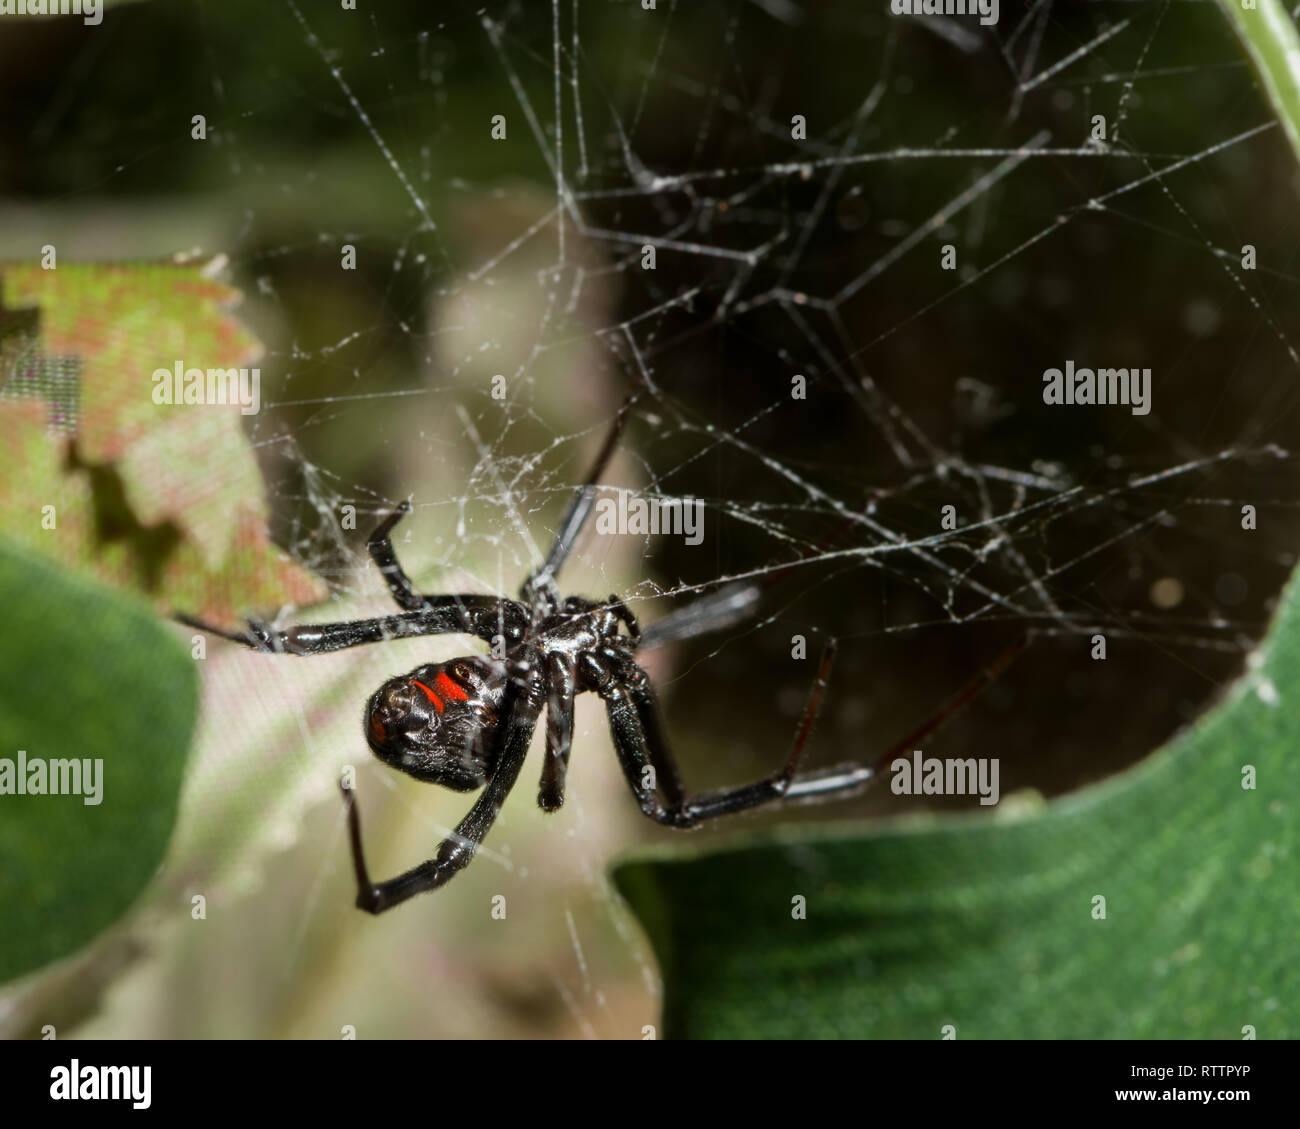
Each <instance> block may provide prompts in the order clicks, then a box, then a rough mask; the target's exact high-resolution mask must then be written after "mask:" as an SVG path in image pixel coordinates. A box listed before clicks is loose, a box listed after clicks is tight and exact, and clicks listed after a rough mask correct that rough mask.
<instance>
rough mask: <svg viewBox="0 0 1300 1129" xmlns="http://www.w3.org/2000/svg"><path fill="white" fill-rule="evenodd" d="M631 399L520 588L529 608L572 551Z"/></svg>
mask: <svg viewBox="0 0 1300 1129" xmlns="http://www.w3.org/2000/svg"><path fill="white" fill-rule="evenodd" d="M634 399H635V397H629V398H628V399H627V400H625V401H624V402H623V406H622V407H620V408H619V410H618V415H617V416H615V417H614V422H613V423H612V424H611V425H610V428H609V431H607V432H606V433H605V441H604V442H603V443H602V444H601V447H600V453H599V454H598V455H597V456H596V461H595V462H594V463H592V465H591V470H590V471H588V472H587V477H586V479H585V480H584V481H583V484H582V485H581V486H579V487H578V488H577V490H575V491H574V494H573V497H572V498H571V499H570V500H569V505H568V508H567V509H566V510H565V511H564V516H563V517H562V518H561V519H560V530H559V532H558V533H557V534H556V535H555V542H554V543H553V544H552V545H551V550H550V552H549V553H547V554H546V561H545V562H544V563H543V564H542V566H541V568H539V569H538V570H537V571H536V572H534V573H533V574H532V576H530V577H529V578H528V579H527V580H526V581H524V585H523V588H521V589H520V598H521V599H522V600H523V601H524V602H525V603H527V604H529V605H530V606H531V605H532V604H533V603H534V602H535V601H534V600H533V598H532V597H533V594H534V593H535V592H537V591H539V590H541V589H545V588H547V587H549V586H551V585H552V584H553V583H554V580H555V576H556V574H557V573H558V572H559V571H560V568H561V566H562V565H563V564H564V562H565V559H566V558H567V557H568V555H569V552H570V550H571V549H572V548H573V543H574V541H576V540H577V538H578V533H579V532H580V531H581V530H582V526H583V523H584V522H585V521H586V520H587V515H588V514H589V513H591V507H592V504H593V503H594V502H595V501H596V488H597V487H598V486H599V484H600V480H601V477H602V476H603V475H604V473H605V468H606V467H607V466H608V465H609V460H610V457H611V456H612V455H613V454H614V447H615V446H616V445H617V443H618V437H619V435H620V434H621V433H622V431H623V424H624V423H625V422H626V421H627V414H628V409H629V408H631V406H632V402H633V400H634Z"/></svg>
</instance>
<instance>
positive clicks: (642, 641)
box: [181, 412, 994, 913]
mask: <svg viewBox="0 0 1300 1129" xmlns="http://www.w3.org/2000/svg"><path fill="white" fill-rule="evenodd" d="M624 415H625V412H621V413H620V414H619V417H618V420H617V421H616V422H615V424H614V426H613V427H612V428H611V429H610V432H609V434H608V436H607V437H606V439H605V443H604V445H603V447H602V448H601V452H600V454H599V456H598V457H597V459H596V463H595V466H594V467H593V468H592V471H591V473H590V475H588V477H587V480H586V483H585V485H583V486H581V487H579V488H578V490H577V492H576V493H575V495H574V497H573V499H572V501H571V502H570V503H569V507H568V509H567V511H566V512H565V514H564V517H563V519H562V520H561V523H560V529H559V532H558V533H557V535H556V538H555V542H554V544H553V545H552V546H551V550H550V553H549V554H548V555H547V557H546V559H545V561H544V562H542V564H541V565H540V567H539V568H538V569H537V570H536V571H535V572H534V573H533V575H532V576H530V577H529V578H528V580H527V581H526V582H525V583H524V585H523V588H522V589H521V591H520V596H519V599H518V600H510V599H507V598H505V597H498V596H481V595H424V594H422V593H420V592H417V591H416V590H415V588H414V586H413V585H412V584H411V582H410V580H409V579H408V578H407V576H406V573H405V572H403V571H402V566H401V565H400V564H398V562H397V558H396V556H395V555H394V553H393V546H392V543H391V541H390V540H389V536H390V534H391V532H392V529H393V527H394V526H395V525H396V524H397V522H398V521H399V520H400V519H401V518H402V516H403V515H404V514H405V513H407V512H408V510H409V508H410V507H409V506H408V504H407V503H405V502H403V503H402V504H401V505H399V506H398V507H397V508H396V509H395V510H393V511H392V513H390V514H389V515H388V516H387V517H386V518H385V519H384V520H383V521H382V522H381V523H380V525H379V528H378V529H376V530H375V532H374V533H373V534H372V535H371V537H370V540H369V542H368V543H367V546H366V547H367V549H368V550H369V552H370V555H371V557H372V558H373V560H374V562H375V564H376V565H378V566H379V570H380V572H381V573H382V574H383V577H384V580H385V581H386V583H387V585H388V589H389V591H390V592H391V594H392V596H393V599H394V600H395V601H396V602H397V604H398V606H399V607H400V608H401V609H402V611H401V612H400V613H398V614H397V615H389V616H380V617H378V618H375V619H364V620H354V621H350V622H347V623H327V624H313V625H304V626H300V627H290V628H287V629H284V630H280V629H276V628H273V627H270V626H268V625H266V624H262V623H258V622H255V621H250V622H249V625H248V628H247V630H246V631H244V632H240V633H230V632H224V631H219V632H217V634H221V635H224V636H225V637H226V638H228V639H232V640H234V641H235V642H238V643H243V644H244V645H246V646H249V647H252V648H254V649H255V650H259V651H263V652H270V653H276V654H291V655H317V654H325V653H327V652H330V651H337V650H341V649H343V648H345V647H355V646H358V645H360V644H363V643H379V642H382V641H384V640H387V639H397V638H403V637H410V636H422V635H444V634H464V635H470V636H474V637H476V638H478V639H480V640H481V641H482V642H484V643H485V644H488V645H489V646H491V647H492V648H493V655H491V656H488V655H481V656H474V657H467V658H458V659H452V660H451V661H450V662H445V663H431V664H426V665H424V666H419V667H416V668H415V670H413V671H411V672H410V673H409V674H404V675H401V676H399V677H396V678H391V679H389V680H388V681H387V682H385V683H384V684H383V685H382V686H381V687H380V688H379V689H378V690H377V691H376V692H375V693H374V695H373V696H372V697H371V699H370V702H369V705H368V707H367V709H366V715H365V719H364V728H365V735H366V740H367V741H368V742H369V744H370V748H371V749H372V751H373V752H374V753H375V755H376V756H378V757H379V759H380V760H382V761H384V763H385V764H388V765H391V766H392V767H393V768H397V769H400V770H401V771H402V772H405V773H408V774H410V775H411V776H414V777H415V778H416V779H418V780H424V781H428V782H430V783H433V784H442V785H445V786H446V787H448V788H452V789H455V790H456V791H461V792H467V791H472V790H474V789H477V788H482V792H481V794H480V795H479V797H478V799H477V800H475V802H474V806H473V807H472V808H471V809H470V811H469V814H468V815H466V816H465V818H464V819H462V820H461V822H460V823H459V824H458V825H457V827H456V830H455V832H454V833H453V834H452V835H450V836H449V837H448V838H446V839H444V840H443V842H442V843H441V844H440V845H439V847H438V850H437V852H436V854H435V855H434V857H433V858H432V859H430V860H429V861H428V862H424V863H421V864H420V865H419V866H416V867H413V868H412V869H411V870H408V871H407V872H406V873H405V874H401V875H399V876H398V877H396V878H391V879H389V880H388V881H387V882H380V883H374V882H372V881H371V880H370V876H369V872H368V871H367V869H366V862H365V854H364V852H363V850H362V844H361V820H360V816H359V815H358V813H357V807H356V797H355V794H354V793H353V791H352V789H351V787H350V785H348V784H346V783H345V784H344V786H343V792H344V797H345V799H346V803H347V812H348V829H349V837H350V841H351V847H352V860H353V866H354V868H355V871H356V879H357V905H358V906H359V907H360V908H362V909H364V910H367V911H369V912H370V913H382V912H383V911H384V910H386V909H391V908H392V907H393V906H395V905H398V904H400V903H401V902H404V901H406V900H407V899H408V898H410V897H411V896H412V895H414V894H418V893H421V892H423V891H426V890H434V889H437V888H438V887H439V886H442V885H443V884H444V883H445V882H447V881H448V880H449V879H450V878H451V877H452V876H453V875H455V874H457V873H458V872H459V871H461V870H463V869H464V868H465V867H466V866H467V865H469V862H470V860H471V859H472V858H473V857H474V852H475V851H476V850H477V849H478V846H479V844H480V843H481V842H482V841H483V837H484V836H485V835H486V834H487V832H488V831H489V830H490V828H491V827H492V824H493V822H494V821H495V819H496V816H497V813H498V812H499V811H500V809H501V805H502V804H503V803H504V802H505V798H506V796H508V795H509V793H510V790H511V789H512V788H513V787H514V785H515V781H516V780H517V779H518V776H519V771H520V769H521V768H522V767H523V762H524V756H525V754H526V753H527V751H528V745H529V742H530V740H531V738H532V735H533V730H534V728H535V727H536V725H537V721H538V719H539V718H540V716H541V713H542V710H543V709H545V710H546V756H545V761H544V763H543V765H542V774H541V783H540V786H539V788H538V793H537V802H538V804H539V806H540V807H541V808H542V809H543V810H545V811H555V810H557V809H558V808H560V807H561V806H562V805H563V803H564V790H565V777H566V774H567V771H568V764H569V750H570V747H571V745H572V743H573V704H574V698H575V697H576V696H577V695H578V694H582V693H586V692H589V691H590V692H592V693H595V694H597V695H598V696H599V697H600V698H601V699H602V700H603V701H604V703H605V710H606V713H607V715H608V719H609V728H610V734H611V736H612V737H613V741H614V751H615V752H616V754H617V755H618V760H619V764H620V765H621V766H622V769H623V775H624V777H625V779H626V780H627V783H628V787H629V788H630V789H631V790H632V793H633V795H634V796H635V797H636V800H637V803H638V805H639V806H640V808H641V811H642V812H644V813H645V814H646V815H647V816H649V817H650V818H651V819H653V820H656V821H657V822H659V823H662V824H665V825H667V826H669V827H678V828H687V827H694V826H696V825H698V824H700V823H703V822H705V821H707V820H710V819H714V818H716V817H718V816H722V815H730V814H732V813H735V812H741V811H746V810H749V809H751V808H756V807H760V806H762V805H764V804H772V803H778V802H781V801H784V800H818V799H830V798H833V797H840V796H847V795H851V794H853V793H855V792H857V791H859V790H860V789H861V788H862V787H864V786H865V785H866V784H867V783H869V782H870V781H871V780H872V779H873V778H874V777H875V776H876V773H877V770H878V766H879V765H881V764H887V763H889V761H890V760H892V758H893V757H894V756H895V755H896V754H897V752H898V751H899V750H901V749H905V748H910V747H911V746H912V744H913V743H914V742H916V741H918V740H919V739H920V738H921V737H922V736H923V735H925V734H927V733H929V732H931V731H932V730H933V729H934V728H935V727H936V726H937V725H938V724H939V723H940V722H941V721H942V720H943V718H945V717H946V716H947V715H948V714H949V713H950V712H951V711H952V709H953V708H955V707H956V706H957V705H959V704H961V703H962V702H963V701H965V700H967V699H968V698H969V697H970V696H971V695H972V694H973V693H974V692H975V691H976V690H978V689H979V688H980V687H981V686H982V685H984V684H985V683H987V681H988V680H989V679H990V678H991V677H992V676H993V673H994V670H993V669H990V670H988V671H985V672H984V673H983V674H982V675H981V676H980V677H979V678H978V679H977V680H976V682H975V683H973V684H972V686H971V687H969V688H968V689H967V690H966V691H964V692H963V695H962V696H961V697H959V698H958V699H957V700H956V701H955V702H954V703H953V704H952V705H950V706H949V707H948V708H947V709H945V710H944V711H941V712H940V713H939V714H938V715H936V717H935V718H934V719H931V721H930V722H927V723H926V725H925V726H924V727H922V728H921V729H919V730H916V731H915V732H913V733H911V734H909V735H908V736H907V737H905V738H904V739H903V741H902V742H900V743H899V744H898V745H896V746H895V747H894V748H893V749H891V750H890V751H889V752H888V753H886V754H885V755H884V756H883V757H881V758H879V759H878V760H877V761H876V762H875V765H872V766H867V765H861V764H842V765H836V766H834V767H831V768H825V769H820V770H818V771H815V772H807V773H802V774H801V773H799V772H798V769H799V764H800V762H801V759H802V757H803V751H804V748H805V746H806V745H807V742H808V737H809V735H810V734H811V732H812V727H813V723H814V721H815V719H816V716H817V711H818V708H819V706H820V703H821V697H822V693H823V691H824V690H825V686H826V679H827V676H828V673H829V670H830V664H831V659H832V656H833V654H834V641H833V640H832V641H831V642H829V643H828V644H827V647H826V650H825V653H824V655H823V658H822V662H821V666H820V667H819V669H818V673H817V677H816V679H815V681H814V683H813V688H812V692H811V694H810V696H809V700H808V704H807V707H806V708H805V710H804V714H803V718H802V720H801V722H800V724H799V727H798V729H797V730H796V732H795V739H794V743H793V745H792V748H791V750H790V754H789V756H788V757H787V759H786V763H785V766H784V767H783V768H782V769H781V770H780V771H779V772H776V773H774V774H773V775H771V776H769V777H766V778H765V779H763V780H759V781H756V782H755V783H753V784H745V785H742V786H740V787H738V788H728V789H724V790H722V791H718V792H707V793H703V794H697V795H690V794H689V793H688V792H687V790H686V786H685V783H684V782H683V780H682V778H681V775H680V773H679V772H678V771H677V766H676V763H675V761H674V759H673V757H672V755H671V753H670V751H669V749H668V743H667V741H666V740H665V737H664V732H663V726H662V724H661V722H660V718H659V707H658V704H657V703H656V701H655V694H654V689H653V687H652V686H651V684H650V679H649V677H648V676H647V675H646V673H645V671H644V670H642V669H641V667H640V666H639V665H637V662H636V653H637V651H638V649H640V648H641V647H643V646H645V645H646V644H647V642H648V638H647V637H648V635H649V632H648V633H647V635H646V636H643V635H642V633H641V630H640V628H639V626H638V625H637V621H636V618H635V617H634V616H633V615H632V613H631V612H630V611H629V610H628V609H627V607H625V606H624V604H623V602H622V601H621V600H620V599H619V598H618V597H617V596H611V597H609V599H608V600H606V601H604V602H600V601H593V600H586V599H582V598H580V597H569V598H567V599H561V597H560V595H559V593H558V591H557V589H556V586H555V576H556V574H557V573H558V571H559V569H560V566H561V565H562V564H563V563H564V561H565V558H566V557H567V556H568V554H569V550H570V549H571V548H572V546H573V542H574V540H575V539H576V538H577V535H578V533H579V531H580V530H581V528H582V526H583V523H584V521H585V520H586V517H587V515H588V513H590V511H591V508H592V503H593V501H594V497H595V489H596V483H597V482H598V481H599V480H600V476H601V474H602V472H603V470H604V468H605V465H606V463H607V462H608V460H609V457H610V454H611V453H612V452H613V449H614V445H615V443H616V441H617V438H618V434H619V430H620V428H621V425H622V422H623V419H624ZM746 592H747V593H749V595H746V594H745V593H746ZM752 595H753V590H752V589H745V590H743V591H740V590H736V591H732V590H727V589H723V590H721V591H720V592H719V593H717V594H716V596H714V597H712V598H710V597H705V598H703V599H701V600H699V601H696V603H695V604H692V605H688V606H687V607H686V608H684V609H683V610H682V611H681V612H679V613H676V615H674V616H670V617H669V618H668V619H667V620H664V621H661V622H660V623H659V624H656V625H655V626H654V627H653V628H651V629H650V630H651V632H654V633H656V635H657V639H658V640H659V641H665V640H668V639H673V638H685V637H688V636H690V635H695V634H700V633H702V632H705V631H709V630H713V629H716V628H717V627H719V626H722V625H723V624H726V623H730V622H734V620H735V619H736V618H737V610H738V608H739V607H741V606H742V605H745V604H747V603H748V602H750V596H752ZM739 596H744V599H738V597H739ZM181 619H182V620H183V621H184V622H186V623H190V624H192V625H194V626H198V627H203V628H205V629H206V630H215V629H213V628H210V627H207V625H205V624H202V623H200V622H198V621H196V620H193V619H189V618H186V617H181Z"/></svg>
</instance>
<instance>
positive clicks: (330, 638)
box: [176, 596, 527, 655]
mask: <svg viewBox="0 0 1300 1129" xmlns="http://www.w3.org/2000/svg"><path fill="white" fill-rule="evenodd" d="M422 599H423V601H424V604H423V606H422V607H421V608H420V610H419V611H409V612H401V613H399V614H398V615H384V616H377V617H376V618H374V619H355V620H348V621H346V622H343V623H305V624H299V625H297V626H295V627H287V628H283V629H280V628H273V627H271V626H269V625H268V624H265V623H262V622H261V621H260V620H255V619H250V620H249V621H248V627H247V629H246V630H245V631H223V630H222V629H221V628H219V627H213V626H212V625H211V624H208V623H204V622H203V621H202V620H201V619H195V618H194V617H192V616H188V615H179V614H178V615H177V616H176V619H177V620H179V621H180V622H181V623H183V624H186V625H187V626H189V627H194V628H197V629H198V630H200V631H207V632H209V633H211V634H213V635H220V636H221V637H222V638H223V639H229V640H230V641H231V642H232V643H242V644H243V645H244V646H246V647H251V648H252V649H253V650H255V651H262V652H264V653H267V654H285V655H324V654H328V653H329V652H331V651H341V650H343V649H344V648H346V647H359V646H361V645H362V644H365V643H381V642H383V641H384V640H386V639H407V638H411V637H413V636H419V635H473V636H476V637H477V638H479V639H482V640H483V641H484V642H485V643H491V642H492V641H493V640H494V639H495V638H496V637H497V636H499V635H500V636H504V637H505V638H506V639H507V640H510V641H514V640H517V639H519V638H520V637H522V635H523V632H524V629H525V625H526V623H527V613H526V612H525V611H524V609H523V608H522V607H520V606H519V605H518V604H516V603H515V602H514V601H513V600H502V599H498V598H497V597H496V596H424V597H422Z"/></svg>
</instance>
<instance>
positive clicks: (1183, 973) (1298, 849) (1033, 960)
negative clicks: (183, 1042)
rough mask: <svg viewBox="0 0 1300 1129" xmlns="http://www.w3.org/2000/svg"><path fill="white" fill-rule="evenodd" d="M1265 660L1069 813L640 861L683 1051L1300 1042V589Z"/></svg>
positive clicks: (635, 868) (1007, 803)
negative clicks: (989, 1042)
mask: <svg viewBox="0 0 1300 1129" xmlns="http://www.w3.org/2000/svg"><path fill="white" fill-rule="evenodd" d="M1253 658H1254V659H1256V660H1261V661H1258V662H1252V664H1251V666H1250V670H1249V673H1247V674H1246V675H1245V676H1244V677H1243V678H1242V679H1241V680H1240V681H1239V682H1238V683H1237V684H1236V685H1235V686H1234V687H1233V688H1232V690H1231V692H1230V693H1229V694H1228V696H1227V698H1226V700H1225V701H1224V702H1222V703H1221V704H1220V705H1219V706H1218V707H1217V708H1216V709H1214V710H1213V711H1212V712H1211V713H1210V714H1209V715H1208V716H1207V717H1205V718H1203V719H1202V720H1201V721H1200V722H1199V723H1197V724H1196V725H1195V726H1194V727H1192V728H1191V729H1190V730H1188V731H1186V732H1184V733H1183V734H1181V735H1180V736H1179V737H1177V738H1176V739H1175V740H1174V741H1172V742H1171V743H1170V744H1169V745H1168V746H1167V747H1166V748H1164V749H1163V750H1161V751H1160V752H1158V753H1156V754H1153V755H1152V756H1151V757H1150V758H1149V759H1148V760H1146V761H1144V762H1143V763H1142V764H1141V765H1139V766H1137V767H1136V768H1135V769H1133V770H1131V771H1129V772H1127V773H1124V774H1123V775H1121V776H1119V777H1116V778H1114V779H1112V780H1110V781H1107V782H1106V783H1105V784H1103V785H1101V786H1099V787H1095V788H1092V789H1089V790H1087V791H1085V792H1082V793H1079V794H1077V795H1074V796H1070V797H1066V798H1065V799H1063V800H1060V801H1057V802H1054V803H1052V804H1050V805H1045V804H1042V803H1041V802H1040V803H1038V804H1036V805H1031V804H1027V803H1023V802H1022V803H1020V804H1017V803H1016V801H1015V800H1014V798H1013V799H1011V800H1004V802H1003V810H1001V811H1000V812H999V813H998V815H997V816H996V817H994V816H988V817H967V818H960V819H958V818H945V819H940V818H937V817H936V818H931V819H928V820H923V821H921V820H914V821H911V822H909V823H907V824H895V825H893V826H892V827H889V828H887V829H884V830H880V831H857V832H853V831H851V830H847V829H840V830H837V831H833V832H831V833H827V832H825V831H810V830H808V829H807V828H804V829H793V830H790V831H786V832H783V833H780V834H778V835H776V836H773V837H770V838H766V839H751V840H749V841H748V845H741V846H739V847H737V848H736V849H734V850H728V851H723V852H718V853H713V854H707V855H703V856H699V857H690V856H688V855H686V854H674V853H668V854H660V855H658V856H650V857H644V856H643V857H641V858H639V859H633V860H630V861H628V862H625V863H624V864H623V865H621V866H620V867H619V868H618V869H617V870H616V872H615V881H616V883H617V885H618V886H619V888H620V889H621V890H622V891H623V893H624V895H625V896H626V897H627V898H628V900H629V901H630V902H631V904H632V906H633V909H634V910H635V911H636V913H637V915H638V916H639V917H640V919H641V921H642V922H643V924H644V925H645V927H646V929H647V931H648V933H649V935H650V938H651V941H652V942H653V944H654V947H655V950H656V952H657V954H658V957H659V961H660V966H661V968H662V970H663V975H664V980H665V1003H664V1027H665V1031H666V1034H668V1035H669V1036H672V1037H679V1038H680V1037H685V1038H700V1037H733V1038H759V1037H764V1038H774V1037H786V1038H800V1037H872V1038H874V1037H884V1038H916V1039H938V1038H941V1037H942V1035H943V1033H944V1028H945V1027H946V1026H948V1025H951V1026H952V1027H953V1028H955V1031H956V1037H957V1038H1202V1039H1203V1038H1222V1039H1240V1038H1242V1037H1243V1035H1249V1034H1250V1030H1251V1029H1253V1032H1254V1033H1255V1035H1256V1036H1257V1037H1259V1038H1271V1039H1281V1038H1296V1037H1297V1036H1300V964H1297V961H1296V941H1297V938H1300V824H1298V823H1297V806H1298V804H1300V584H1297V583H1296V582H1295V581H1293V582H1292V583H1291V585H1290V587H1289V589H1288V591H1287V593H1286V595H1285V597H1284V606H1283V610H1282V612H1281V614H1280V615H1279V617H1278V619H1277V622H1276V623H1275V625H1274V628H1273V630H1272V633H1271V635H1270V637H1269V639H1268V641H1267V642H1266V643H1265V644H1264V645H1263V646H1262V647H1261V649H1260V651H1259V652H1258V653H1257V654H1256V655H1255V656H1253ZM1250 770H1253V777H1254V784H1255V785H1256V786H1255V787H1254V788H1249V787H1243V782H1245V783H1247V784H1248V783H1250V782H1251V780H1250V775H1251V772H1250ZM797 896H801V897H803V898H804V899H805V901H806V915H807V916H806V919H804V920H798V919H796V917H795V916H794V913H793V909H792V906H793V904H794V901H793V900H794V899H795V898H796V897H797ZM1099 896H1100V897H1104V898H1105V912H1106V916H1105V918H1104V919H1099V918H1098V917H1096V916H1095V908H1094V907H1095V906H1096V905H1098V904H1099V903H1097V902H1095V899H1096V898H1098V897H1099Z"/></svg>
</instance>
